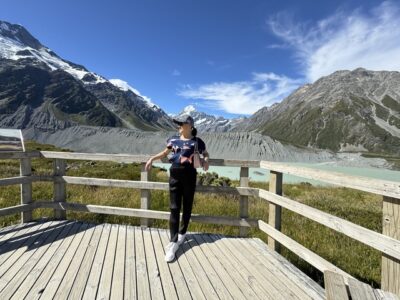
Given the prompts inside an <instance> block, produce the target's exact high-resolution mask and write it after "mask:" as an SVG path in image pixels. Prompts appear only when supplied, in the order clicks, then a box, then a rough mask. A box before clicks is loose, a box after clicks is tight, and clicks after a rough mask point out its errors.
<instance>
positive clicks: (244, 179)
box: [239, 167, 249, 237]
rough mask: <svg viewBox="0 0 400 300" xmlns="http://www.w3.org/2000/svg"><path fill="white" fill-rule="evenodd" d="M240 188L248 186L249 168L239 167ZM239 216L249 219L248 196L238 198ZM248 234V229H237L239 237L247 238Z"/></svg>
mask: <svg viewBox="0 0 400 300" xmlns="http://www.w3.org/2000/svg"><path fill="white" fill-rule="evenodd" d="M240 186H241V187H248V186H249V168H248V167H240ZM239 216H240V218H248V217H249V196H243V195H241V196H240V202H239ZM248 232H249V229H248V227H243V226H241V227H239V236H242V237H244V236H247V235H248Z"/></svg>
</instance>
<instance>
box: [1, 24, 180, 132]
mask: <svg viewBox="0 0 400 300" xmlns="http://www.w3.org/2000/svg"><path fill="white" fill-rule="evenodd" d="M0 61H1V63H2V66H3V68H1V66H0V77H1V76H2V75H3V78H5V77H4V76H5V74H4V72H6V71H10V70H13V71H15V72H28V73H29V74H27V76H28V77H29V78H31V79H32V80H31V81H30V82H29V83H30V84H34V85H35V86H36V87H38V88H39V89H43V90H42V92H41V94H42V95H44V94H45V92H46V91H47V89H48V85H49V84H52V85H53V86H52V87H54V84H55V83H54V82H53V81H52V80H48V81H46V80H44V81H43V80H42V81H41V80H39V78H34V75H33V73H35V72H39V71H38V70H36V69H40V72H43V71H44V72H45V73H47V74H46V76H45V75H43V76H44V77H46V78H47V77H48V78H52V77H53V73H54V72H56V73H55V74H59V73H60V72H64V73H66V74H68V75H69V76H71V77H72V78H73V79H74V80H75V81H76V83H73V84H74V85H81V86H82V87H83V88H82V89H80V92H79V93H77V94H74V96H75V97H80V98H81V99H85V98H88V97H89V98H90V97H93V96H94V97H95V98H97V99H96V100H98V101H99V102H100V103H101V104H102V108H99V107H100V106H99V105H97V106H96V107H97V109H101V110H103V109H105V110H108V111H109V112H108V113H105V115H111V116H113V118H115V119H116V121H112V122H105V124H103V126H110V125H111V124H114V126H123V127H127V128H132V129H133V128H136V129H141V130H150V131H153V130H160V129H161V130H164V129H165V130H170V129H172V128H173V126H174V125H173V123H172V120H171V119H170V117H169V116H168V115H167V114H166V113H165V112H164V111H163V110H162V109H161V108H160V107H159V106H157V105H155V104H154V103H153V102H152V101H151V100H150V99H149V98H148V97H146V96H143V95H141V94H140V93H139V92H138V91H137V90H136V89H134V88H133V87H131V86H129V84H128V83H126V82H125V81H123V80H120V79H112V80H107V79H106V78H104V77H102V76H100V75H98V74H96V73H94V72H91V71H89V70H87V69H86V68H85V67H84V66H82V65H78V64H75V63H72V62H70V61H68V60H65V59H63V58H61V57H59V56H58V55H57V54H56V53H54V52H53V51H52V50H51V49H49V48H47V47H46V46H44V45H42V44H41V43H40V42H39V41H38V40H37V39H36V38H35V37H33V36H32V35H31V34H30V33H29V32H28V31H27V30H26V29H25V28H24V27H23V26H21V25H16V24H10V23H8V22H5V21H0ZM27 66H29V68H25V67H27ZM7 68H8V69H7ZM32 68H35V70H34V69H32ZM28 69H29V70H28ZM1 72H3V74H1ZM9 75H10V74H8V73H7V76H9ZM47 75H48V76H47ZM57 76H58V77H60V76H61V75H57ZM57 76H56V77H57ZM65 76H66V75H62V76H61V77H65ZM42 79H43V78H42ZM72 81H73V80H68V82H72ZM1 83H2V82H0V86H1ZM59 84H60V85H61V84H62V83H61V82H59ZM71 84H72V83H71ZM24 88H25V86H18V88H17V86H15V87H14V88H13V89H10V93H12V91H13V92H14V93H18V92H20V91H21V90H24ZM85 93H87V94H91V95H84V94H85ZM11 96H13V95H9V98H8V99H7V101H5V100H4V101H2V99H1V97H0V107H6V106H7V105H8V106H9V103H10V100H9V99H10V97H11ZM14 96H15V95H14ZM26 96H27V97H29V95H26ZM59 96H60V95H59ZM41 100H42V102H43V103H42V105H40V107H34V108H33V107H32V106H31V103H29V101H28V102H26V103H24V107H16V108H15V109H13V110H11V111H10V109H7V110H3V115H1V114H0V125H3V126H6V125H7V126H9V127H20V126H34V125H35V124H36V123H38V124H36V125H37V126H38V127H46V126H49V127H52V126H53V125H54V124H56V123H57V124H58V125H57V126H61V127H65V126H71V125H73V124H85V125H87V122H86V121H82V120H86V119H87V118H86V119H85V118H83V117H79V118H77V117H73V118H71V116H70V115H69V113H70V112H69V111H63V112H62V114H61V113H54V111H49V110H48V105H46V103H45V102H46V101H50V102H52V101H53V100H54V101H53V102H54V103H58V102H57V99H51V98H49V99H41ZM38 101H39V100H38ZM64 101H67V100H64ZM68 101H71V99H69V100H68ZM57 105H58V106H59V104H55V107H57ZM67 106H68V105H67ZM68 107H69V106H68ZM27 108H29V109H27ZM17 110H18V112H19V113H18V115H17V112H16V111H17ZM5 111H7V114H6V113H5ZM21 111H25V112H26V113H25V114H24V115H22V116H21V115H20V113H21ZM27 111H30V115H26V114H27ZM79 114H81V115H85V111H82V112H79ZM39 115H40V116H41V117H40V118H38V116H39ZM43 115H45V117H43ZM61 115H62V120H60V116H61ZM22 120H24V121H22ZM50 120H52V122H50ZM46 122H50V123H49V124H45V123H46ZM89 123H90V124H93V122H89ZM60 124H61V125H60ZM95 124H97V123H96V122H95ZM99 125H102V124H100V123H99Z"/></svg>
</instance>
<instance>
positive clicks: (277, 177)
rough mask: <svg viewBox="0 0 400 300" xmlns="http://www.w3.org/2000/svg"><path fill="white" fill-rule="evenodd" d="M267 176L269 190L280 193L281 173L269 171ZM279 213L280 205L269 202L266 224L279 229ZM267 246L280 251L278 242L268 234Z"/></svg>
mask: <svg viewBox="0 0 400 300" xmlns="http://www.w3.org/2000/svg"><path fill="white" fill-rule="evenodd" d="M269 176H270V177H269V191H270V192H272V193H275V194H278V195H282V173H280V172H275V171H270V174H269ZM281 214H282V207H281V206H279V205H275V204H272V203H270V204H269V212H268V224H269V225H271V226H272V227H274V228H275V229H276V230H279V231H280V230H281ZM268 246H269V247H270V248H271V249H273V250H275V251H277V252H279V251H280V247H279V243H278V242H277V241H275V240H274V239H273V238H271V237H270V236H268Z"/></svg>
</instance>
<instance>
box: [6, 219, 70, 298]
mask: <svg viewBox="0 0 400 300" xmlns="http://www.w3.org/2000/svg"><path fill="white" fill-rule="evenodd" d="M58 225H60V226H59V227H57V228H54V229H51V230H50V232H49V233H50V234H49V235H47V237H46V238H45V239H43V241H42V242H39V243H37V244H36V245H35V246H36V247H37V248H36V249H35V251H34V253H33V254H32V255H31V256H30V258H29V260H28V261H26V262H25V264H24V265H23V266H22V267H21V268H20V269H19V271H18V272H17V273H16V274H13V275H12V277H9V283H8V285H7V286H6V287H5V288H4V289H3V290H2V291H1V293H0V298H2V299H10V298H11V296H12V295H13V294H14V293H15V292H16V291H17V290H19V288H20V286H21V284H22V282H24V281H25V279H26V278H27V276H28V275H29V274H40V273H41V272H42V270H43V268H44V267H45V266H46V264H47V263H48V262H49V260H50V258H51V256H52V255H53V254H54V251H55V250H56V249H57V248H58V246H59V244H60V242H61V241H62V239H63V238H64V237H65V236H66V235H67V234H68V232H69V230H70V229H71V227H72V225H73V223H72V222H60V223H59V224H58ZM6 276H7V275H5V276H4V278H6ZM27 284H28V285H29V284H31V283H30V282H29V281H28V282H27ZM17 299H18V298H17Z"/></svg>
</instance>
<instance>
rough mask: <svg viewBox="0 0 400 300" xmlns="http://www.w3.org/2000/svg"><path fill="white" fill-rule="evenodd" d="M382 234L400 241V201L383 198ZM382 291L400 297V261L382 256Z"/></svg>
mask: <svg viewBox="0 0 400 300" xmlns="http://www.w3.org/2000/svg"><path fill="white" fill-rule="evenodd" d="M382 213H383V224H382V233H383V234H384V235H387V236H390V237H392V238H394V239H397V240H400V199H397V198H391V197H386V196H383V207H382ZM381 289H382V290H384V291H388V292H391V293H393V294H396V295H397V296H399V297H400V260H398V259H395V258H393V257H390V256H388V255H386V254H383V255H382V274H381Z"/></svg>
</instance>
